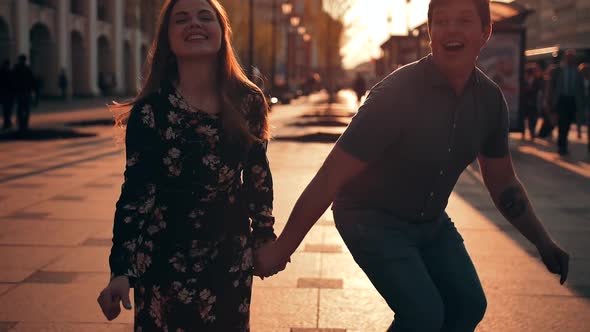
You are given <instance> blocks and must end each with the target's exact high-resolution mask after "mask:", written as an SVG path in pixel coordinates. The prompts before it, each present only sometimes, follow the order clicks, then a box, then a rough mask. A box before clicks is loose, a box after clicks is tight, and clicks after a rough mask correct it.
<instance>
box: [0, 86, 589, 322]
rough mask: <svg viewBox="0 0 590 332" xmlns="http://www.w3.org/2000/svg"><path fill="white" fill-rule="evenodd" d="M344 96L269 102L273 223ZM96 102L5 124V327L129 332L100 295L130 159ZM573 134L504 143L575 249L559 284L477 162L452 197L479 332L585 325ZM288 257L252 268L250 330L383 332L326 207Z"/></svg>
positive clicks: (580, 185) (578, 152) (1, 136)
mask: <svg viewBox="0 0 590 332" xmlns="http://www.w3.org/2000/svg"><path fill="white" fill-rule="evenodd" d="M339 97H340V98H339V103H338V104H335V105H333V106H332V108H331V110H327V105H326V104H325V103H324V101H325V99H326V96H325V95H322V94H314V95H311V96H309V97H302V98H299V99H298V100H295V101H294V102H293V103H292V104H290V105H278V106H275V107H274V109H273V112H272V114H271V122H272V126H273V136H274V139H273V141H272V142H271V143H270V145H269V159H270V163H271V168H272V171H273V177H274V186H275V202H274V212H275V216H276V229H277V233H280V231H281V230H282V228H283V226H284V223H285V222H286V219H287V217H288V215H289V212H290V211H291V208H292V206H293V205H294V203H295V201H296V199H297V197H298V196H299V194H300V193H301V192H302V191H303V189H304V188H305V186H306V185H307V183H308V182H309V180H311V178H312V177H313V175H314V174H315V172H316V171H317V170H318V169H319V167H320V166H321V163H322V161H323V160H324V158H325V156H326V155H327V154H328V153H329V151H330V149H331V147H332V145H333V142H334V141H335V140H336V138H337V137H338V135H339V134H340V133H341V132H342V131H343V130H344V129H345V126H346V124H347V123H348V122H349V121H350V116H351V115H352V114H354V111H355V107H354V105H355V98H354V96H353V93H352V92H350V91H344V92H342V93H341V94H340V96H339ZM100 103H102V101H101V102H100ZM100 103H96V104H92V103H89V105H83V104H80V106H79V107H78V108H74V109H71V108H69V109H68V110H67V111H63V112H61V111H59V109H60V107H59V104H56V105H51V107H53V109H54V110H53V111H47V110H46V111H34V112H33V114H32V121H31V127H32V128H33V129H37V130H39V129H41V128H44V129H47V130H44V131H43V132H42V133H43V134H44V135H48V136H51V135H52V134H55V132H54V131H55V130H57V131H62V132H63V135H64V136H71V138H64V139H43V140H38V141H36V140H20V139H14V137H12V136H10V135H11V134H10V133H0V154H1V156H2V157H1V159H0V331H11V332H12V331H19V332H21V331H27V332H29V331H30V332H33V331H34V332H37V331H68V332H70V331H71V332H74V331H75V332H78V331H89V332H94V331H131V330H132V319H133V317H132V313H131V312H130V311H124V312H123V313H122V314H121V315H120V316H119V317H118V318H117V319H116V320H115V321H113V322H107V320H106V319H105V318H104V317H103V315H102V313H101V311H100V308H99V307H98V305H97V303H96V298H97V296H98V293H99V292H100V290H101V289H102V288H103V287H104V286H106V284H107V281H108V278H109V267H108V255H109V251H110V245H111V235H112V223H113V214H114V207H115V202H116V200H117V198H118V195H119V192H120V186H121V184H122V179H123V177H122V172H123V168H124V153H123V150H122V147H121V146H120V145H117V143H116V133H115V131H114V130H113V128H112V126H109V125H108V123H109V116H110V115H109V113H108V112H107V110H106V107H101V106H97V105H100ZM48 107H49V106H48ZM49 129H52V130H54V131H50V130H49ZM585 130H587V129H586V128H585ZM575 132H576V131H575V130H572V131H571V134H570V135H571V136H570V144H571V154H570V155H569V156H568V157H565V158H561V157H559V156H558V154H557V153H556V149H555V143H554V142H548V141H546V140H536V141H535V142H531V141H529V140H521V137H520V133H518V134H512V135H511V142H510V143H511V151H512V154H513V159H514V163H515V166H516V169H517V172H518V175H519V177H520V179H521V180H522V182H523V183H524V184H525V187H526V188H527V191H528V193H529V196H530V198H531V201H532V203H533V205H534V207H535V209H536V212H537V214H538V215H539V217H540V218H541V219H542V220H543V221H544V223H545V225H546V226H547V228H548V229H549V231H550V232H551V234H552V235H554V237H555V238H556V239H557V240H558V241H559V243H560V244H561V245H562V246H563V247H564V248H565V249H566V250H568V251H569V253H570V254H571V261H570V273H569V278H568V281H567V283H566V284H565V285H564V286H561V285H559V281H558V278H557V277H556V276H554V275H551V274H550V273H549V272H547V271H546V269H545V266H544V265H543V264H542V262H541V261H540V260H539V257H538V255H537V253H536V251H535V248H534V247H533V246H532V245H530V244H528V243H527V241H526V240H525V239H524V238H523V237H522V236H520V234H519V233H518V232H517V231H516V230H515V229H514V228H513V227H512V226H511V225H510V224H508V223H507V222H506V221H505V220H504V219H503V217H502V216H501V215H500V213H499V212H497V211H496V210H495V208H494V206H493V203H492V201H491V199H490V198H489V196H488V194H487V192H486V189H485V188H484V186H483V184H482V180H481V177H480V174H479V171H478V168H477V166H476V165H472V166H470V167H469V168H468V169H467V170H466V171H465V172H464V174H463V175H462V176H461V178H460V180H459V183H458V184H457V186H456V188H455V191H454V193H453V195H452V196H451V199H450V202H449V206H448V209H447V211H448V212H449V214H450V215H451V217H452V218H453V220H454V222H455V224H456V225H457V227H458V229H459V231H460V232H461V234H462V235H463V237H464V239H465V243H466V246H467V248H468V250H469V252H470V254H471V256H472V258H473V261H474V263H475V265H476V267H477V269H478V272H479V275H480V279H481V280H482V283H483V286H484V290H485V291H486V294H487V298H488V309H487V313H486V316H485V318H484V320H483V322H482V323H481V324H480V326H479V328H478V329H477V331H478V332H486V331H493V332H551V331H559V332H587V331H590V204H589V202H590V154H589V153H588V152H587V150H586V145H585V142H583V141H582V140H580V139H578V138H577V137H576V133H575ZM40 133H41V131H40ZM585 135H587V133H586V132H584V136H583V137H584V139H586V136H585ZM554 137H556V135H555V134H554ZM291 261H292V262H291V263H290V264H289V265H288V266H287V269H286V270H285V271H283V272H282V273H280V274H278V275H276V276H274V277H271V278H268V279H265V280H263V281H262V280H260V279H256V281H255V283H254V290H253V303H252V309H251V316H252V320H251V328H252V331H253V332H271V331H273V332H345V331H346V332H378V331H379V332H382V331H385V330H386V328H387V327H388V326H389V324H390V323H391V321H392V319H393V316H394V314H393V313H392V312H391V310H390V309H389V308H388V307H387V305H386V303H385V301H384V300H382V299H381V297H380V296H379V294H378V293H377V292H376V291H375V290H374V288H373V286H372V285H371V283H370V282H369V281H368V279H367V278H366V276H365V275H364V274H363V272H362V271H361V270H360V269H359V268H358V266H357V265H356V263H355V262H354V261H353V259H352V258H351V256H350V253H349V252H348V250H347V248H346V247H345V245H344V243H343V242H342V240H341V238H340V236H339V234H338V232H337V231H336V228H335V227H334V221H333V217H332V214H331V212H330V211H327V212H326V213H325V214H324V215H323V217H322V218H321V219H320V221H319V222H318V223H317V224H316V225H315V226H314V227H313V228H312V230H311V232H310V233H309V234H308V236H307V237H306V238H305V240H304V242H303V243H302V245H301V246H300V247H299V249H298V250H297V252H296V253H295V254H294V255H293V257H292V259H291ZM424 319H428V317H424Z"/></svg>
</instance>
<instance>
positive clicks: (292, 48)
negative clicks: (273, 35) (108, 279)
mask: <svg viewBox="0 0 590 332" xmlns="http://www.w3.org/2000/svg"><path fill="white" fill-rule="evenodd" d="M289 23H291V27H290V28H289V31H288V40H287V73H286V75H285V76H286V78H287V86H288V87H290V83H291V78H292V77H293V76H294V75H293V72H294V70H293V67H294V66H295V62H296V61H295V60H296V58H297V57H296V54H297V45H296V42H297V38H296V37H297V32H296V31H294V30H295V29H297V27H298V26H299V23H301V18H299V16H291V18H290V20H289Z"/></svg>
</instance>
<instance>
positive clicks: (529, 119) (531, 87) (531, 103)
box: [522, 63, 543, 140]
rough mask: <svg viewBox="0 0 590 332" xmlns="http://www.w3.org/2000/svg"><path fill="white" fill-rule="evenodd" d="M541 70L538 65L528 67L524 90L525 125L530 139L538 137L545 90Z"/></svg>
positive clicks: (524, 132) (523, 137) (532, 64)
mask: <svg viewBox="0 0 590 332" xmlns="http://www.w3.org/2000/svg"><path fill="white" fill-rule="evenodd" d="M540 71H541V69H540V68H539V67H538V65H537V64H536V63H531V64H529V65H527V67H526V69H525V75H524V85H523V88H522V100H523V105H524V107H523V117H524V119H523V120H524V123H525V125H526V127H527V128H528V130H529V135H530V139H531V140H534V139H535V137H536V128H537V119H538V117H539V97H540V95H541V92H542V90H543V79H542V76H541V74H540ZM525 135H526V129H525V130H523V131H522V139H525Z"/></svg>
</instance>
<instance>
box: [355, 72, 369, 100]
mask: <svg viewBox="0 0 590 332" xmlns="http://www.w3.org/2000/svg"><path fill="white" fill-rule="evenodd" d="M352 89H353V90H354V92H355V93H356V103H357V106H360V104H361V99H362V98H363V96H364V95H365V93H367V83H366V82H365V79H364V78H363V75H361V73H356V78H355V79H354V82H353V83H352Z"/></svg>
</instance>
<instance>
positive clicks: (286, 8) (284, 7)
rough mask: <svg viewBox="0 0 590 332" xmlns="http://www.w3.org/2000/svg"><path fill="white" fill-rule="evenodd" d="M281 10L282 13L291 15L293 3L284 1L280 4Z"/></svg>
mask: <svg viewBox="0 0 590 332" xmlns="http://www.w3.org/2000/svg"><path fill="white" fill-rule="evenodd" d="M281 10H282V11H283V14H284V15H291V12H293V4H291V3H288V2H285V3H283V4H282V5H281Z"/></svg>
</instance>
